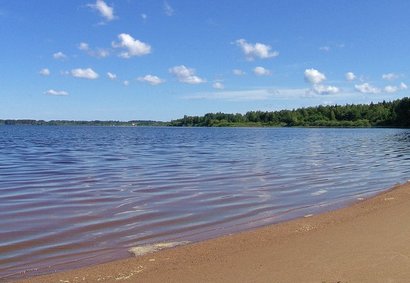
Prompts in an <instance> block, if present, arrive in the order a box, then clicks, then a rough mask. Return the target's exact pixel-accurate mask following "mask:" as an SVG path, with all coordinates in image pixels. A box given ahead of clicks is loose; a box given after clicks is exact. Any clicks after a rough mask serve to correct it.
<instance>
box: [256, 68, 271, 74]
mask: <svg viewBox="0 0 410 283" xmlns="http://www.w3.org/2000/svg"><path fill="white" fill-rule="evenodd" d="M253 73H254V74H255V75H257V76H269V75H270V74H271V72H270V71H269V70H268V69H265V68H264V67H260V66H258V67H255V68H254V69H253Z"/></svg>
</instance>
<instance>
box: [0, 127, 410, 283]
mask: <svg viewBox="0 0 410 283" xmlns="http://www.w3.org/2000/svg"><path fill="white" fill-rule="evenodd" d="M409 178H410V131H409V130H400V129H283V128H279V129H272V128H269V129H260V128H255V129H246V128H114V127H112V128H111V127H24V126H20V127H19V126H16V127H15V126H4V127H0V278H2V279H3V280H4V279H12V278H19V277H22V276H24V275H25V274H40V273H47V272H51V271H54V270H63V269H65V268H73V267H78V266H84V265H87V264H93V263H100V262H104V261H108V260H112V259H117V258H121V257H126V256H128V255H129V254H128V252H127V250H128V249H129V248H130V247H134V246H139V245H146V244H150V243H158V242H166V241H168V242H178V241H198V240H203V239H207V238H211V237H215V236H219V235H223V234H227V233H232V232H236V231H241V230H245V229H249V228H253V227H258V226H262V225H267V224H271V223H276V222H278V221H283V220H287V219H291V218H295V217H300V216H303V215H307V214H315V213H318V212H321V211H324V210H328V209H332V208H336V207H338V206H342V205H345V204H346V203H347V202H350V201H353V200H355V199H357V198H358V197H367V196H370V195H372V194H374V193H376V192H379V191H381V190H383V189H386V188H388V187H390V186H392V185H394V184H396V183H397V182H404V181H407V180H408V179H409ZM0 280H1V279H0Z"/></svg>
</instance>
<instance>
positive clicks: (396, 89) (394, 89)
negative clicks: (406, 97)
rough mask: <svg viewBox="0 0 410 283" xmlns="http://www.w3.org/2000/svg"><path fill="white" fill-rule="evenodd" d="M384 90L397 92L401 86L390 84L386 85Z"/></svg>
mask: <svg viewBox="0 0 410 283" xmlns="http://www.w3.org/2000/svg"><path fill="white" fill-rule="evenodd" d="M384 91H385V92H387V93H395V92H397V91H399V88H398V87H397V86H393V85H388V86H385V87H384Z"/></svg>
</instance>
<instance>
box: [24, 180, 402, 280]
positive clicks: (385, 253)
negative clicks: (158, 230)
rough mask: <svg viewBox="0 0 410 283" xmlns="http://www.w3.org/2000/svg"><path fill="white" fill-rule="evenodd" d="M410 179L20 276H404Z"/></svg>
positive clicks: (298, 277) (292, 278)
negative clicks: (167, 245)
mask: <svg viewBox="0 0 410 283" xmlns="http://www.w3.org/2000/svg"><path fill="white" fill-rule="evenodd" d="M409 239H410V183H406V184H403V185H398V186H396V187H394V188H392V189H390V190H389V191H387V192H384V193H381V194H379V195H377V196H375V197H373V198H370V199H367V200H358V202H356V203H354V204H353V205H351V206H349V207H347V208H343V209H339V210H336V211H332V212H327V213H324V214H320V215H313V216H308V217H305V218H301V219H296V220H293V221H289V222H285V223H280V224H276V225H271V226H268V227H264V228H259V229H255V230H251V231H246V232H242V233H238V234H233V235H229V236H224V237H220V238H216V239H212V240H208V241H204V242H200V243H195V244H189V245H185V246H180V247H176V248H172V249H167V250H163V251H159V252H156V253H152V254H146V255H144V256H140V257H137V258H128V259H125V260H119V261H114V262H110V263H105V264H99V265H95V266H91V267H85V268H82V269H76V270H71V271H67V272H61V273H55V274H49V275H45V276H39V277H32V278H28V279H24V280H21V282H45V283H46V282H70V283H71V282H123V281H125V282H320V283H322V282H326V283H331V282H408V281H409V278H410V245H409Z"/></svg>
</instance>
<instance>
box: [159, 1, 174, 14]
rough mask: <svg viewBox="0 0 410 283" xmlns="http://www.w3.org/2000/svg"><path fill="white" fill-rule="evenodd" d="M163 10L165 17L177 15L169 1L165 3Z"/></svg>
mask: <svg viewBox="0 0 410 283" xmlns="http://www.w3.org/2000/svg"><path fill="white" fill-rule="evenodd" d="M162 8H163V9H164V13H165V15H167V16H169V17H171V16H173V15H174V13H175V11H174V8H172V7H171V5H170V4H169V3H168V2H167V1H164V4H163V5H162Z"/></svg>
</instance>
